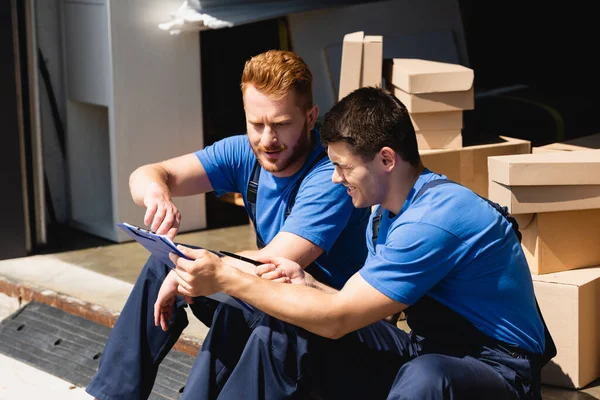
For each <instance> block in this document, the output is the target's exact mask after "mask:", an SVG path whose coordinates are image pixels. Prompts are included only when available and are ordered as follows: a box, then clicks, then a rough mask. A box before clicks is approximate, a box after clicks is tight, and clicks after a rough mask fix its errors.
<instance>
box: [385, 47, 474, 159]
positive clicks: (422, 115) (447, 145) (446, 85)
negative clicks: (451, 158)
mask: <svg viewBox="0 0 600 400" xmlns="http://www.w3.org/2000/svg"><path fill="white" fill-rule="evenodd" d="M385 77H386V82H387V86H388V89H389V90H390V91H391V92H393V93H394V95H395V96H396V97H397V98H398V99H399V100H400V101H401V102H402V103H404V105H405V106H406V108H407V109H408V112H409V113H410V116H411V119H412V121H413V126H414V127H415V131H416V133H417V142H418V144H419V149H458V148H461V147H462V127H463V111H464V110H472V109H473V107H474V96H473V77H474V74H473V70H472V69H470V68H467V67H464V66H462V65H457V64H448V63H441V62H435V61H428V60H419V59H409V58H394V59H391V60H386V61H385Z"/></svg>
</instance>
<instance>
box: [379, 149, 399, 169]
mask: <svg viewBox="0 0 600 400" xmlns="http://www.w3.org/2000/svg"><path fill="white" fill-rule="evenodd" d="M379 157H380V159H381V163H382V164H383V167H384V168H385V169H386V170H388V171H391V170H392V169H393V168H394V166H395V165H396V152H395V151H394V150H392V149H391V148H389V147H387V146H386V147H383V148H382V149H381V150H379Z"/></svg>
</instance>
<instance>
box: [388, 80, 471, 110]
mask: <svg viewBox="0 0 600 400" xmlns="http://www.w3.org/2000/svg"><path fill="white" fill-rule="evenodd" d="M391 90H393V92H394V96H396V97H397V98H398V99H399V100H400V101H401V102H402V104H404V105H405V106H406V109H407V110H408V112H410V113H411V114H412V113H431V112H443V111H462V110H472V109H473V108H474V107H475V98H474V92H473V88H471V89H469V90H467V91H464V92H440V93H421V94H410V93H407V92H405V91H403V90H402V89H400V88H397V87H395V86H392V87H391Z"/></svg>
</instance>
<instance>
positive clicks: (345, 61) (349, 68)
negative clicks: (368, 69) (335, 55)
mask: <svg viewBox="0 0 600 400" xmlns="http://www.w3.org/2000/svg"><path fill="white" fill-rule="evenodd" d="M364 36H365V33H364V32H362V31H361V32H353V33H348V34H346V35H344V41H343V43H342V65H341V70H340V90H339V94H338V100H341V99H342V98H344V97H346V96H347V95H348V94H350V93H351V92H353V91H354V90H356V89H358V88H359V87H360V86H361V76H362V57H363V38H364Z"/></svg>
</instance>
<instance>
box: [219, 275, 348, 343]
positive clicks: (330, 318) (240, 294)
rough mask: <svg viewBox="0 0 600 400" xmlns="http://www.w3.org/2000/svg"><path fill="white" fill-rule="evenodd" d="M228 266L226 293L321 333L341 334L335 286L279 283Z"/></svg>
mask: <svg viewBox="0 0 600 400" xmlns="http://www.w3.org/2000/svg"><path fill="white" fill-rule="evenodd" d="M225 268H226V273H225V274H223V280H222V287H223V292H225V293H227V294H229V295H231V296H235V297H237V298H240V299H242V300H244V301H246V302H248V303H250V304H252V305H254V306H255V307H257V308H258V309H260V310H262V311H264V312H266V313H267V314H269V315H272V316H274V317H275V318H278V319H281V320H282V321H285V322H288V323H291V324H294V325H297V326H300V327H302V328H304V329H306V330H308V331H310V332H313V333H316V334H317V335H320V336H324V337H331V338H335V337H339V336H338V333H339V332H340V322H341V321H342V320H343V315H342V314H341V313H340V311H339V308H338V307H336V299H335V298H336V294H335V291H334V290H333V289H331V291H332V292H324V291H321V290H318V289H316V288H314V287H309V286H303V285H291V284H285V283H276V282H272V281H268V280H265V279H261V278H258V277H255V276H251V275H248V274H245V273H243V272H241V271H238V270H236V269H234V268H229V267H225ZM300 299H301V300H300Z"/></svg>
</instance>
